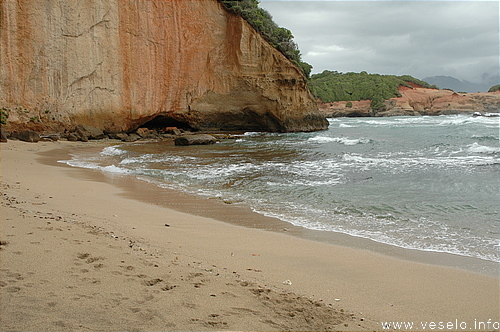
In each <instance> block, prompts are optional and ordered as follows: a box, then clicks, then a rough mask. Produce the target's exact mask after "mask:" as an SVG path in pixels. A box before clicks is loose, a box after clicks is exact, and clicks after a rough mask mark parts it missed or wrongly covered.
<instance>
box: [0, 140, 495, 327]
mask: <svg viewBox="0 0 500 332" xmlns="http://www.w3.org/2000/svg"><path fill="white" fill-rule="evenodd" d="M91 144H95V145H97V146H101V147H102V146H104V145H103V144H106V143H101V142H98V143H91ZM88 147H89V144H82V143H72V142H57V143H53V142H43V143H42V142H40V143H37V144H30V143H22V142H13V141H9V142H8V143H6V144H1V145H0V148H1V171H2V173H1V177H2V194H3V200H2V210H1V225H0V226H1V228H0V230H1V233H0V234H1V238H0V240H1V241H2V244H3V245H2V246H1V248H2V249H1V250H0V255H1V266H0V268H1V269H0V273H1V274H0V280H1V283H0V286H1V287H0V298H1V303H2V305H1V308H2V309H1V313H0V317H1V320H0V330H32V331H38V330H61V331H62V330H68V329H71V330H89V329H90V330H103V331H108V330H146V331H152V330H155V331H157V330H162V331H165V330H374V329H376V330H380V329H382V325H381V322H384V321H402V320H404V321H412V322H415V324H420V322H431V321H433V322H455V321H456V320H458V322H466V323H467V324H469V325H468V327H470V328H474V323H475V322H482V321H485V322H486V321H488V319H491V321H493V322H495V321H496V322H498V321H499V320H500V318H499V316H500V315H499V312H500V300H499V294H500V284H499V279H498V277H493V276H488V275H481V274H477V273H471V272H468V271H464V270H462V269H456V268H451V267H446V266H437V265H430V264H424V263H420V262H414V261H408V260H403V259H397V258H394V257H390V256H387V255H384V254H381V253H379V252H376V251H375V252H374V251H373V250H371V248H370V250H363V249H354V248H349V247H346V246H339V245H334V244H331V243H329V242H330V241H312V240H311V239H312V238H314V236H319V235H311V234H309V235H307V236H302V237H301V236H297V235H301V234H300V233H301V232H303V230H300V229H298V228H294V227H291V226H287V225H284V224H283V223H281V222H280V221H277V220H275V219H272V218H265V217H262V216H258V215H256V214H253V213H249V212H248V211H247V212H245V213H243V212H242V211H243V210H242V208H241V207H238V206H232V204H225V203H222V202H214V201H210V202H205V203H207V204H204V203H201V202H200V200H199V199H198V200H194V201H193V198H189V197H187V196H185V197H183V195H181V194H179V193H175V192H172V191H169V190H163V189H160V188H157V187H156V186H153V185H151V184H147V183H143V182H141V181H135V180H134V181H131V180H130V179H124V178H123V177H115V178H109V177H105V175H103V174H101V173H99V172H98V171H92V170H82V169H75V168H70V167H65V166H61V165H54V161H55V160H57V159H58V158H59V157H60V156H65V155H67V153H68V151H70V150H71V149H82V148H88ZM62 159H65V158H62ZM194 202H198V203H194ZM183 211H184V212H183ZM207 211H208V212H209V213H207ZM187 212H190V213H187ZM271 219H272V220H271ZM224 221H232V223H228V222H224ZM235 223H240V224H244V225H246V226H247V227H242V226H239V225H236V224H235ZM167 225H168V226H167ZM268 225H271V226H268ZM248 226H250V227H248ZM283 228H287V231H286V232H283ZM263 229H269V230H271V231H269V230H263ZM280 230H281V231H280ZM278 231H280V232H278ZM476 325H477V324H476Z"/></svg>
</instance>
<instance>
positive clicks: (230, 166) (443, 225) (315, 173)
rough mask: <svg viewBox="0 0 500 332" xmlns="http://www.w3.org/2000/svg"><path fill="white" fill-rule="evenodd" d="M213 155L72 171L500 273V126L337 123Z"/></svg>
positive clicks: (217, 148) (240, 139) (200, 152)
mask: <svg viewBox="0 0 500 332" xmlns="http://www.w3.org/2000/svg"><path fill="white" fill-rule="evenodd" d="M329 121H330V127H329V129H328V130H326V131H320V132H312V133H260V132H248V133H245V134H242V135H238V136H237V138H236V139H226V140H222V141H221V142H219V143H217V144H215V145H210V146H187V147H186V146H184V147H180V146H174V145H173V144H172V143H165V142H148V143H144V142H139V143H126V144H121V145H116V146H112V147H106V148H104V149H103V150H102V151H101V152H100V153H99V154H98V155H88V154H87V155H86V154H79V155H74V156H73V157H72V159H71V160H67V161H65V162H66V163H67V164H69V165H72V166H77V167H85V168H93V169H99V170H101V171H103V172H106V173H108V174H124V175H128V176H135V177H139V178H141V179H144V180H147V181H149V182H154V183H156V184H157V185H159V186H163V187H169V188H173V189H177V190H182V191H185V192H189V193H192V194H195V195H201V196H205V197H219V198H221V199H223V200H227V201H231V202H237V203H238V202H239V203H240V204H245V205H247V206H250V207H251V208H252V209H253V210H254V211H255V212H258V213H261V214H264V215H266V216H272V217H276V218H279V219H281V220H283V221H286V222H289V223H291V224H293V225H296V226H301V227H305V228H309V229H314V230H320V231H325V232H341V233H345V234H349V235H353V236H357V237H363V238H368V239H371V240H374V241H377V242H381V243H385V244H390V245H394V246H399V247H403V248H410V249H418V250H424V251H436V252H446V253H453V254H458V255H463V256H470V257H475V258H481V259H484V260H489V261H495V262H500V240H499V239H500V220H499V181H500V180H499V168H500V153H499V118H493V117H491V118H489V117H472V116H470V115H450V116H437V117H427V116H424V117H393V118H336V119H330V120H329Z"/></svg>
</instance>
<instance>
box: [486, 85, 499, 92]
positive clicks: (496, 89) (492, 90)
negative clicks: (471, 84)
mask: <svg viewBox="0 0 500 332" xmlns="http://www.w3.org/2000/svg"><path fill="white" fill-rule="evenodd" d="M495 91H500V84H497V85H494V86H492V87H491V88H490V89H489V90H488V92H495Z"/></svg>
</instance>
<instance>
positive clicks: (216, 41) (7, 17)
mask: <svg viewBox="0 0 500 332" xmlns="http://www.w3.org/2000/svg"><path fill="white" fill-rule="evenodd" d="M0 9H1V17H0V67H1V69H0V108H1V109H2V112H5V113H7V114H8V120H7V124H6V125H5V127H6V128H7V129H19V128H30V129H35V130H38V131H40V130H45V131H51V130H63V129H68V128H71V127H73V126H75V125H76V124H86V125H91V126H94V127H97V128H100V129H103V130H108V131H110V132H119V131H132V130H135V129H137V128H139V127H141V126H153V127H154V126H156V127H162V126H177V127H180V128H188V129H194V130H213V131H219V130H264V131H313V130H321V129H326V127H327V125H328V124H327V121H326V120H325V119H324V116H322V115H321V114H320V113H319V111H318V107H317V105H316V102H315V100H314V98H313V97H312V95H311V93H310V92H309V89H308V87H307V81H306V79H305V78H304V76H303V74H302V73H301V71H300V70H299V69H298V68H297V67H296V66H295V65H293V64H292V63H291V62H290V61H289V60H288V59H286V58H285V57H284V56H283V55H282V54H281V53H280V52H279V51H277V50H276V49H274V48H273V47H272V46H270V45H269V44H268V43H267V42H266V41H265V40H264V39H263V38H262V37H261V36H260V34H259V33H257V32H256V31H255V30H254V29H253V28H252V27H251V26H250V25H249V24H248V23H247V22H246V21H245V20H244V19H242V18H241V17H239V16H238V15H235V14H232V13H230V12H228V11H226V10H225V9H224V8H223V6H222V4H220V3H219V2H217V1H216V0H168V1H152V0H130V1H121V0H85V1H81V0H64V1H53V0H0Z"/></svg>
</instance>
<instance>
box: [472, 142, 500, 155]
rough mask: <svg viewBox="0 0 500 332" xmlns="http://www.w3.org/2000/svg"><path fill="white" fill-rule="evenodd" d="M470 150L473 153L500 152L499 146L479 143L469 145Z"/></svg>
mask: <svg viewBox="0 0 500 332" xmlns="http://www.w3.org/2000/svg"><path fill="white" fill-rule="evenodd" d="M468 151H469V152H472V153H485V154H495V153H499V152H500V150H499V148H498V146H497V147H493V146H485V145H479V144H477V143H473V144H471V145H469V149H468Z"/></svg>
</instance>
